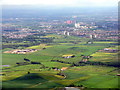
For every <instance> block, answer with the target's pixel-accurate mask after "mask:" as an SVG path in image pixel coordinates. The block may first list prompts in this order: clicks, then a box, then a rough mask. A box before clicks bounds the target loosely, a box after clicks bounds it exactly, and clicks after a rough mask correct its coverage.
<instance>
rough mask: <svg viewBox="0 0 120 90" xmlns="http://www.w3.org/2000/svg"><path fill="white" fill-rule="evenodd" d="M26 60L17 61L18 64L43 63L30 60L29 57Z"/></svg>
mask: <svg viewBox="0 0 120 90" xmlns="http://www.w3.org/2000/svg"><path fill="white" fill-rule="evenodd" d="M24 61H25V62H17V63H16V64H17V65H28V64H41V63H40V62H33V61H30V60H29V59H26V58H24Z"/></svg>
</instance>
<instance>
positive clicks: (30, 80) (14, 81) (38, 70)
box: [0, 35, 118, 88]
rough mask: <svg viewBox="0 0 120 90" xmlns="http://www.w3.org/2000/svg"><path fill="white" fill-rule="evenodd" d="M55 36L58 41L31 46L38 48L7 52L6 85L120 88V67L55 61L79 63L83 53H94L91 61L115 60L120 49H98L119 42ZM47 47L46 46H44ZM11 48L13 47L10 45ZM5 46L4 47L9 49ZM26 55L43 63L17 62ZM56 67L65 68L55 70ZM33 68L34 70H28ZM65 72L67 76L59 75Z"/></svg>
mask: <svg viewBox="0 0 120 90" xmlns="http://www.w3.org/2000/svg"><path fill="white" fill-rule="evenodd" d="M46 37H55V40H54V43H48V44H40V45H37V46H31V47H28V48H27V49H38V51H37V52H34V53H29V54H6V53H3V55H2V57H3V61H2V64H3V65H10V67H3V71H2V73H3V74H4V75H3V76H0V77H2V78H3V88H10V87H11V88H48V87H49V88H56V87H64V86H69V85H71V84H73V85H76V86H78V85H83V86H85V87H87V88H118V82H117V81H118V76H116V75H117V74H118V68H115V67H106V66H94V65H85V66H78V67H71V64H66V63H60V62H51V60H59V61H64V62H69V63H73V62H74V63H78V62H79V61H81V60H82V57H81V55H85V56H88V55H90V56H93V57H92V58H91V59H90V61H99V62H114V61H117V53H105V52H98V51H99V50H101V49H104V48H106V47H109V48H112V49H116V48H118V46H116V45H115V44H116V42H97V41H95V42H94V44H86V42H87V41H88V39H85V38H78V37H74V36H73V37H65V36H56V35H48V36H46ZM43 48H45V49H43ZM6 50H10V49H6ZM6 50H3V51H6ZM66 54H73V55H75V57H73V58H62V56H63V55H66ZM24 58H27V59H29V60H30V61H35V62H40V63H41V64H35V65H34V64H29V65H21V66H17V65H16V63H17V62H24ZM52 67H56V68H59V69H61V68H62V67H68V69H66V70H64V71H59V70H54V69H52ZM28 72H30V73H28ZM58 73H63V74H64V75H65V76H66V77H65V76H61V75H58Z"/></svg>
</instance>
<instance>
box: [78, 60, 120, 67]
mask: <svg viewBox="0 0 120 90" xmlns="http://www.w3.org/2000/svg"><path fill="white" fill-rule="evenodd" d="M81 64H82V65H83V64H84V65H86V64H89V65H102V66H112V67H120V62H95V61H87V62H82V61H80V62H79V63H78V65H81Z"/></svg>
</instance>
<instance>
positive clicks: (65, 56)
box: [62, 54, 75, 58]
mask: <svg viewBox="0 0 120 90" xmlns="http://www.w3.org/2000/svg"><path fill="white" fill-rule="evenodd" d="M62 57H63V58H73V57H75V55H72V54H69V55H63V56H62Z"/></svg>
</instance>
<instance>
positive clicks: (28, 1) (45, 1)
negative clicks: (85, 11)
mask: <svg viewBox="0 0 120 90" xmlns="http://www.w3.org/2000/svg"><path fill="white" fill-rule="evenodd" d="M118 1H119V0H0V3H1V4H2V5H56V6H117V4H118Z"/></svg>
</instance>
